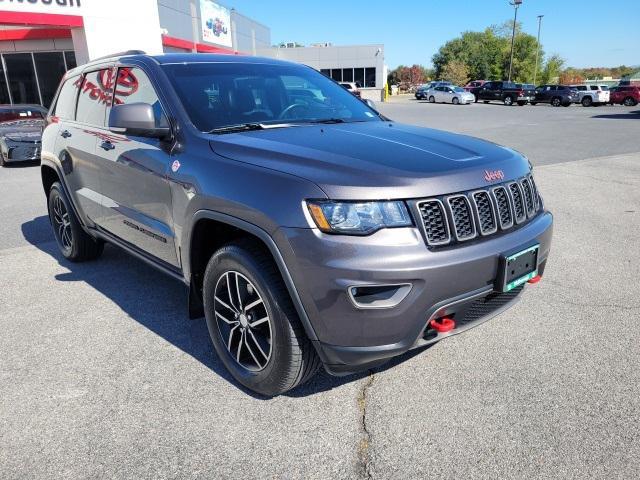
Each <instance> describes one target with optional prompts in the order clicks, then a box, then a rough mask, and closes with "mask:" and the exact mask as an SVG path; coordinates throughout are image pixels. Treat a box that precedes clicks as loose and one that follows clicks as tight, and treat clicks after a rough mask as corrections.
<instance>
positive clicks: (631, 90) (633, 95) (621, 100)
mask: <svg viewBox="0 0 640 480" xmlns="http://www.w3.org/2000/svg"><path fill="white" fill-rule="evenodd" d="M609 103H611V104H612V105H613V104H616V103H617V104H620V105H626V106H627V107H635V106H636V105H637V104H638V103H640V85H622V86H620V87H616V89H615V90H613V91H612V92H611V95H610V97H609Z"/></svg>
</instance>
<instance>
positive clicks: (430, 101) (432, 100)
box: [429, 95, 436, 103]
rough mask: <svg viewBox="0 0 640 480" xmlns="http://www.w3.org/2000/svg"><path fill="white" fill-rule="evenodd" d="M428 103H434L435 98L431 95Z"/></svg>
mask: <svg viewBox="0 0 640 480" xmlns="http://www.w3.org/2000/svg"><path fill="white" fill-rule="evenodd" d="M429 103H436V98H435V97H434V96H433V95H431V96H430V97H429Z"/></svg>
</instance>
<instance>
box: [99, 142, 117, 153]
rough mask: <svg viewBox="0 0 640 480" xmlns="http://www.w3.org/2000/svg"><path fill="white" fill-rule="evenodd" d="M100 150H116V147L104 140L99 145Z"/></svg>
mask: <svg viewBox="0 0 640 480" xmlns="http://www.w3.org/2000/svg"><path fill="white" fill-rule="evenodd" d="M100 148H102V149H103V150H107V151H109V150H113V149H114V148H116V146H115V145H114V144H113V143H111V142H110V141H109V140H105V141H104V142H102V143H101V144H100Z"/></svg>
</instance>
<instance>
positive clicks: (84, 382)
mask: <svg viewBox="0 0 640 480" xmlns="http://www.w3.org/2000/svg"><path fill="white" fill-rule="evenodd" d="M385 107H387V106H385ZM388 107H389V109H390V110H393V111H394V113H393V115H392V116H393V117H394V118H396V119H398V120H402V117H401V116H400V115H398V113H397V112H401V113H402V112H404V113H403V115H405V116H406V118H407V119H408V121H414V120H412V118H413V117H411V115H412V113H411V112H412V111H413V110H411V109H416V111H417V109H418V108H419V107H426V109H425V110H423V111H424V112H429V113H431V112H436V113H438V114H440V115H444V117H438V116H437V115H434V117H433V118H431V119H429V118H427V119H426V120H425V119H421V120H420V122H423V123H424V122H428V121H429V122H437V121H440V120H438V118H449V117H448V116H446V115H447V114H448V112H449V110H448V109H449V108H450V106H448V105H442V106H438V105H436V106H431V105H428V106H427V105H415V106H414V105H413V104H407V105H405V106H403V104H402V103H400V104H397V105H396V104H391V105H389V106H388ZM432 107H434V108H432ZM476 107H478V108H476ZM526 108H527V107H524V108H523V109H520V110H518V107H514V108H513V109H512V110H513V112H520V113H518V114H521V112H523V111H524V110H525V109H526ZM545 108H546V107H535V109H537V110H535V111H533V112H531V115H532V118H534V119H535V117H534V116H535V115H541V116H544V117H546V116H548V115H550V114H553V110H552V109H551V108H550V107H549V108H547V109H546V110H543V109H545ZM403 109H404V110H403ZM464 109H466V112H471V113H465V115H469V116H470V118H469V119H468V120H466V123H464V122H462V123H460V124H459V127H458V128H459V130H460V131H465V132H466V133H469V130H472V129H473V127H474V126H473V123H474V122H477V121H478V120H479V118H480V116H481V115H495V114H494V112H500V111H501V110H503V109H502V108H500V107H496V106H484V105H472V106H468V107H466V106H465V107H459V109H456V108H455V107H454V109H453V110H452V111H454V112H457V111H458V110H459V111H463V110H464ZM631 110H633V109H631ZM538 111H539V112H540V113H537V112H538ZM585 111H586V113H585ZM623 111H626V110H625V109H623V108H622V107H620V108H613V109H608V108H607V109H605V108H600V109H582V108H581V107H572V108H570V109H562V110H561V112H560V113H562V115H574V116H575V117H576V119H577V120H576V122H577V123H579V124H581V123H580V122H586V117H585V115H587V114H589V115H596V114H597V115H601V114H603V113H606V112H608V113H611V112H618V113H621V114H622V113H623ZM508 112H509V113H508V115H515V113H513V112H512V111H511V110H509V111H508ZM385 113H388V112H385ZM451 115H452V116H455V115H460V114H459V113H453V114H451ZM474 115H479V117H474ZM507 120H508V119H507ZM446 121H451V122H452V121H453V120H446ZM493 121H494V120H492V119H491V118H489V120H488V121H487V122H486V123H485V124H484V126H483V127H482V129H479V130H481V131H479V133H478V134H479V135H482V136H485V137H487V138H490V139H492V140H495V139H496V138H495V137H496V136H499V135H502V133H498V132H497V130H496V131H492V130H489V129H488V127H487V125H491V122H493ZM496 121H497V120H496ZM594 121H595V119H594ZM599 121H600V122H603V121H606V122H609V123H607V124H606V125H607V127H606V129H605V131H602V128H603V127H602V125H603V124H602V123H598V124H597V125H595V126H594V127H593V131H592V133H593V135H594V136H593V137H592V141H594V142H600V143H598V144H597V145H596V146H595V147H593V149H594V151H597V153H598V156H597V158H592V159H588V160H575V159H571V158H569V157H570V156H571V155H574V154H575V152H576V151H577V150H580V148H583V147H576V145H577V144H578V143H580V142H581V139H580V138H579V137H572V136H571V135H569V136H567V135H568V133H567V131H566V130H563V131H558V132H557V133H556V134H553V133H548V132H547V134H548V139H549V140H548V142H551V143H552V142H553V141H554V139H555V140H557V139H560V138H564V139H566V146H565V147H564V149H563V150H566V151H562V152H559V156H560V157H561V158H559V162H560V161H561V163H552V162H548V161H544V160H542V161H540V162H538V161H537V159H539V158H541V157H542V156H545V155H548V152H547V149H548V148H549V147H548V145H546V144H545V145H542V146H540V147H539V148H538V149H536V148H535V147H534V146H531V150H530V151H529V150H525V149H523V146H522V145H513V146H515V147H516V148H518V149H519V150H521V151H524V153H527V154H528V155H529V157H530V158H531V159H532V161H533V163H534V164H536V167H535V172H534V173H535V176H536V182H537V184H538V186H539V188H540V190H541V192H542V193H543V195H544V199H545V202H546V205H547V207H548V208H549V209H550V210H552V211H553V213H554V215H555V232H554V243H553V246H552V252H551V257H550V260H549V264H548V267H547V271H546V272H545V277H544V279H543V281H542V282H540V283H538V284H537V285H534V286H527V288H526V292H525V295H524V296H523V297H522V300H521V302H520V303H518V304H517V305H516V306H515V307H514V308H512V309H511V310H509V311H507V312H505V313H503V314H502V315H500V316H498V317H496V318H494V319H493V320H491V321H489V322H487V323H485V324H483V325H481V326H478V327H476V328H474V329H472V330H470V331H468V332H466V333H464V334H462V335H457V336H454V337H449V338H447V339H446V340H444V341H443V342H440V343H438V344H436V345H434V346H432V347H430V348H427V349H425V350H419V351H413V352H410V353H408V354H406V355H404V356H402V357H400V358H398V359H395V360H393V361H392V362H390V363H389V364H387V365H385V366H384V367H381V368H379V369H376V370H375V371H373V372H364V373H362V374H360V375H356V376H351V377H346V378H333V377H330V376H328V375H326V374H324V373H322V374H320V375H318V376H317V377H316V378H314V379H313V380H312V381H311V382H310V383H308V384H307V385H305V386H303V387H301V388H299V389H297V390H295V391H293V392H290V393H289V394H287V395H283V396H280V397H277V398H273V399H266V400H265V399H262V398H258V397H254V396H252V395H250V394H248V393H247V392H246V391H243V390H241V389H240V388H238V386H237V385H236V384H235V383H234V382H233V380H232V379H231V377H230V376H229V375H228V374H227V373H226V372H225V370H224V369H223V367H222V365H221V363H220V362H218V360H217V359H216V358H215V356H214V353H213V350H212V348H211V346H210V344H209V340H208V337H207V335H208V334H207V331H206V326H205V324H204V321H203V320H195V321H190V320H188V319H187V316H186V302H187V293H186V291H185V290H184V288H183V287H182V286H181V285H180V284H179V283H176V282H175V281H173V280H171V279H169V278H165V277H164V276H163V275H161V274H159V273H157V272H155V271H154V270H152V269H151V268H150V267H148V266H146V265H145V264H143V263H141V262H139V261H137V260H135V259H132V258H130V257H129V256H127V255H126V254H124V253H122V252H120V251H119V250H117V249H116V248H113V247H108V248H107V249H106V250H105V254H104V256H103V257H102V259H101V260H99V261H97V262H94V263H89V264H79V265H74V264H70V263H67V262H65V261H63V260H62V259H61V257H60V255H59V254H58V253H57V251H56V248H55V244H54V243H53V242H52V239H53V238H52V236H51V234H50V233H49V226H48V223H47V220H46V217H45V213H46V212H45V209H44V196H43V195H42V193H41V192H40V187H39V183H38V182H39V172H38V169H37V168H36V167H17V168H9V169H0V191H1V192H3V195H2V197H3V199H4V201H3V202H2V204H0V219H2V224H3V228H2V230H0V282H1V283H0V286H1V287H2V288H0V331H1V332H2V335H0V478H2V479H31V478H69V479H78V478H96V477H106V478H154V479H161V478H237V477H242V478H247V479H250V478H318V479H326V478H345V479H351V478H384V479H386V478H394V479H404V478H417V477H429V478H434V477H435V478H525V477H526V478H528V479H530V478H549V477H554V478H576V479H578V478H579V479H584V478H603V477H607V478H635V477H637V476H638V473H639V472H640V288H639V286H638V280H637V275H638V270H639V268H638V265H639V261H640V248H639V244H638V238H640V153H633V152H631V153H623V154H620V155H610V156H603V155H602V153H601V152H600V150H604V149H605V145H604V144H603V143H602V142H607V141H608V140H607V138H608V137H607V135H608V131H609V130H608V129H609V128H612V129H613V128H615V129H616V133H615V135H618V136H619V135H621V133H620V131H621V130H622V131H626V132H627V134H628V135H631V134H632V133H633V132H634V131H635V132H636V133H635V135H636V136H635V138H636V140H635V141H636V143H637V127H638V125H640V119H637V120H626V119H625V120H622V119H621V120H613V119H602V120H599ZM420 122H418V121H417V120H415V121H414V123H420ZM611 122H613V123H611ZM634 122H635V123H634ZM630 123H631V124H632V125H629V124H630ZM449 128H451V129H453V127H449ZM529 128H531V129H532V130H533V133H534V134H535V133H536V130H535V129H534V128H533V127H529ZM567 128H569V127H567ZM581 128H583V127H581ZM634 128H635V129H636V130H634ZM598 132H599V133H600V134H601V136H602V138H600V137H596V136H595V134H596V133H598ZM569 133H570V131H569ZM554 135H555V136H554ZM534 136H535V135H534ZM537 139H538V141H540V136H539V135H538V136H537ZM521 142H522V141H521ZM503 143H508V142H505V141H504V140H503ZM636 146H638V145H636ZM525 147H527V145H525ZM574 147H575V148H574ZM616 148H621V147H620V146H619V145H618V146H617V147H616ZM625 148H626V147H625ZM636 150H640V146H638V148H637V149H636ZM545 158H546V157H545Z"/></svg>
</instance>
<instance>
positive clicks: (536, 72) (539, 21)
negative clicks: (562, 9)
mask: <svg viewBox="0 0 640 480" xmlns="http://www.w3.org/2000/svg"><path fill="white" fill-rule="evenodd" d="M542 17H544V15H538V50H536V69H535V70H534V71H533V85H534V86H535V84H536V77H537V76H538V57H539V56H540V27H541V26H542Z"/></svg>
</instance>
